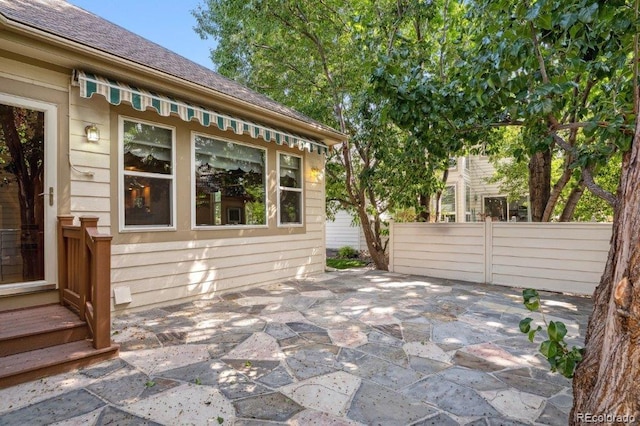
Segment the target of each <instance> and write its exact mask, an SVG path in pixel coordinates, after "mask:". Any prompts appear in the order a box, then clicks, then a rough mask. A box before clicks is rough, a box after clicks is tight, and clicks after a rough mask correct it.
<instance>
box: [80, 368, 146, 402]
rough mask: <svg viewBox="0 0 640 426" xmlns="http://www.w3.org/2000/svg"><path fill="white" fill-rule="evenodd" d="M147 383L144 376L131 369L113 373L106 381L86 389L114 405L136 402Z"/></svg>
mask: <svg viewBox="0 0 640 426" xmlns="http://www.w3.org/2000/svg"><path fill="white" fill-rule="evenodd" d="M148 381H149V377H148V376H147V375H146V374H142V373H140V372H137V371H136V370H131V369H121V370H119V371H117V372H115V373H113V374H112V375H111V376H110V377H109V378H108V379H107V380H102V381H100V382H97V383H94V384H92V385H90V386H88V387H87V389H88V390H89V391H91V393H93V394H95V395H97V396H99V397H100V398H102V399H105V400H107V401H109V402H111V403H113V404H116V405H124V404H126V403H130V402H134V401H137V400H138V399H139V397H140V395H142V393H143V392H144V390H145V389H146V386H145V384H146V383H147V382H148Z"/></svg>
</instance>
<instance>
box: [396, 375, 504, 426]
mask: <svg viewBox="0 0 640 426" xmlns="http://www.w3.org/2000/svg"><path fill="white" fill-rule="evenodd" d="M402 393H403V394H405V395H406V396H408V397H410V398H415V400H417V401H425V402H428V403H431V404H433V405H436V406H438V408H440V409H442V410H444V411H448V412H449V413H451V414H455V415H456V416H462V417H472V416H493V415H497V414H498V412H497V411H496V410H495V408H493V407H492V406H491V405H489V403H488V402H487V401H486V400H485V399H484V398H483V397H482V396H481V395H480V394H479V393H477V392H475V391H474V390H472V389H470V388H467V387H465V386H461V385H458V384H456V383H454V382H452V381H449V380H446V379H444V378H442V377H438V376H435V377H429V378H427V379H424V380H422V381H420V382H418V383H416V384H414V385H412V386H410V387H408V388H407V389H405V390H403V391H402Z"/></svg>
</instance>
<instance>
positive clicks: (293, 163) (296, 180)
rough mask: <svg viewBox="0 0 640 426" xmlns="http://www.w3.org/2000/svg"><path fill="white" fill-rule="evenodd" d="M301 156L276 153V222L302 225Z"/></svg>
mask: <svg viewBox="0 0 640 426" xmlns="http://www.w3.org/2000/svg"><path fill="white" fill-rule="evenodd" d="M302 178H303V174H302V158H301V157H298V156H295V155H291V154H284V153H278V183H279V188H278V223H279V224H281V225H292V224H297V225H302Z"/></svg>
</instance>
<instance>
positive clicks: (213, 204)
mask: <svg viewBox="0 0 640 426" xmlns="http://www.w3.org/2000/svg"><path fill="white" fill-rule="evenodd" d="M193 152H194V158H195V161H194V166H195V170H194V182H195V185H194V188H193V193H194V203H195V205H194V220H195V221H194V223H195V226H196V227H209V226H225V225H253V226H262V225H266V223H267V208H266V206H267V197H266V169H267V167H266V152H265V150H264V149H261V148H255V147H250V146H246V145H241V144H238V143H234V142H229V141H224V140H218V139H213V138H210V137H207V136H204V135H195V136H194V140H193Z"/></svg>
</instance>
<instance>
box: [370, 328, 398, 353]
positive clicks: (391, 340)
mask: <svg viewBox="0 0 640 426" xmlns="http://www.w3.org/2000/svg"><path fill="white" fill-rule="evenodd" d="M393 326H395V327H397V333H398V334H399V335H400V338H397V337H392V336H391V335H389V334H385V333H384V332H381V331H378V330H380V329H381V328H382V329H383V330H385V328H384V327H381V326H374V328H376V330H374V331H371V332H370V333H369V334H368V335H367V339H368V340H369V342H371V343H379V344H381V345H387V346H395V347H398V348H399V347H400V346H402V343H403V342H402V332H401V331H400V325H399V324H393ZM389 329H392V328H391V327H389Z"/></svg>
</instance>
